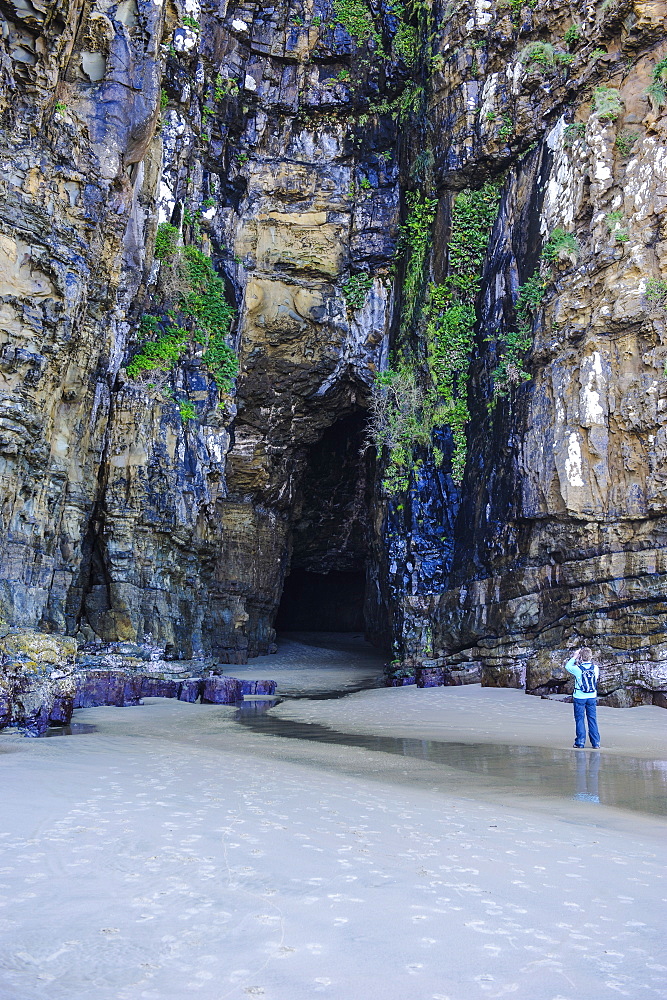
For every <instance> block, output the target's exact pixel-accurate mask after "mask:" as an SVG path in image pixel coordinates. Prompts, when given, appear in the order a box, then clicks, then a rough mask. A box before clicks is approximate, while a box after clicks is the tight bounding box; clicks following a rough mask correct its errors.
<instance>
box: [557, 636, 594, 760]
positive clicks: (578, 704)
mask: <svg viewBox="0 0 667 1000" xmlns="http://www.w3.org/2000/svg"><path fill="white" fill-rule="evenodd" d="M565 669H566V670H567V672H568V673H570V674H572V675H573V676H574V695H573V699H572V700H573V702H574V724H575V727H576V736H575V739H574V743H573V746H574V747H576V749H577V750H581V748H582V747H583V746H585V744H586V722H588V738H589V740H590V741H591V746H592V747H593V749H594V750H599V748H600V730H599V729H598V720H597V700H598V690H597V685H598V677H599V676H600V668H599V667H598V666H597V665H596V664H595V663H593V653H592V651H591V650H590V649H589V648H588V646H582V647H581V649H578V650H577V652H576V653H575V654H574V656H572V657H570V659H569V660H568V661H567V663H566V664H565Z"/></svg>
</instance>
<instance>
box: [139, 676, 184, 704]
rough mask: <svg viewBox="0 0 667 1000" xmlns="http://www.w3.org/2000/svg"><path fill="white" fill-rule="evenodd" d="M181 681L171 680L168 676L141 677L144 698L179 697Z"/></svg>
mask: <svg viewBox="0 0 667 1000" xmlns="http://www.w3.org/2000/svg"><path fill="white" fill-rule="evenodd" d="M180 690H181V681H175V680H169V679H167V678H166V677H147V676H146V675H145V674H144V676H143V677H142V679H141V697H142V698H178V696H179V692H180Z"/></svg>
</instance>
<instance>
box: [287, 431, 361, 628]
mask: <svg viewBox="0 0 667 1000" xmlns="http://www.w3.org/2000/svg"><path fill="white" fill-rule="evenodd" d="M366 424H367V414H366V412H365V411H357V412H355V413H352V414H350V415H348V416H346V417H343V418H341V419H340V420H338V421H336V423H334V424H333V425H332V426H331V427H329V428H327V430H326V431H325V432H324V434H323V435H322V437H321V438H320V440H319V441H317V442H316V443H315V444H313V445H311V447H310V448H309V450H308V453H307V455H306V459H305V463H304V467H303V475H302V480H301V482H302V486H301V491H300V497H299V501H298V503H297V504H296V506H295V511H294V520H293V523H292V559H291V565H290V572H289V574H288V576H287V578H286V580H285V586H284V588H283V594H282V599H281V602H280V607H279V609H278V614H277V616H276V622H275V626H276V629H277V630H278V631H288V632H289V631H312V632H359V631H364V628H365V625H366V621H365V610H364V609H365V599H366V586H367V583H366V581H367V577H368V561H369V554H370V532H371V518H370V507H371V499H372V476H371V456H370V455H369V451H368V449H365V448H364V440H365V436H366Z"/></svg>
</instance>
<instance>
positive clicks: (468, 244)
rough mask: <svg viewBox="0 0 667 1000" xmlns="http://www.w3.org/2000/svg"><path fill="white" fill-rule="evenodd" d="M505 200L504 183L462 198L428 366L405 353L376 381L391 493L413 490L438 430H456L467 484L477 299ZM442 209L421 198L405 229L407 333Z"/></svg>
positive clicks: (437, 299) (432, 299)
mask: <svg viewBox="0 0 667 1000" xmlns="http://www.w3.org/2000/svg"><path fill="white" fill-rule="evenodd" d="M498 201H499V190H498V186H497V185H496V184H493V183H487V184H485V185H484V186H483V187H482V188H480V189H479V190H477V191H471V190H466V191H461V192H460V193H459V194H458V195H456V197H455V199H454V204H453V210H452V225H451V233H450V238H449V244H448V255H449V268H448V270H449V274H448V275H447V277H446V278H445V279H444V280H443V281H442V282H441V283H439V284H434V283H432V284H431V285H429V287H428V293H427V302H426V306H425V307H424V310H423V316H422V317H421V320H422V323H423V333H424V334H425V339H426V358H425V363H421V364H420V363H419V362H418V361H417V360H416V359H414V358H408V357H407V356H406V354H403V355H402V356H401V359H400V361H399V362H398V364H397V365H395V366H394V367H393V368H391V369H389V370H388V371H387V372H384V373H382V374H381V375H378V377H377V379H376V382H375V386H374V393H373V399H374V403H373V414H372V420H371V438H372V440H373V443H374V444H375V445H376V447H377V448H378V450H381V449H382V448H383V447H385V448H387V450H388V462H387V471H386V473H385V477H384V481H383V486H384V489H385V492H386V493H387V494H389V495H390V496H391V495H396V494H397V493H400V492H402V491H404V490H406V489H407V488H408V486H409V480H410V473H411V471H412V468H413V463H414V454H413V453H414V449H415V447H417V446H418V445H422V446H426V445H430V443H431V439H432V434H433V431H434V429H435V428H437V427H449V428H450V430H451V433H452V438H453V442H454V450H453V455H452V478H453V480H454V482H456V483H458V484H460V483H461V481H462V479H463V472H464V469H465V463H466V450H467V442H466V434H465V428H466V424H467V423H468V421H469V419H470V412H469V409H468V377H469V370H470V354H471V349H472V341H473V334H474V329H475V321H476V313H475V300H476V297H477V293H478V291H479V281H480V275H481V271H482V266H483V264H484V259H485V256H486V251H487V246H488V241H489V235H490V232H491V226H492V225H493V221H494V219H495V217H496V214H497V211H498ZM436 206H437V202H436V199H429V198H424V197H423V196H421V195H418V194H414V195H413V196H412V197H411V199H410V201H409V208H410V210H409V212H408V217H407V219H406V222H405V223H404V225H403V227H402V229H401V236H400V240H399V250H403V251H407V250H409V253H410V256H409V260H408V265H407V267H406V276H405V282H404V289H403V293H404V297H405V301H404V309H403V314H402V324H403V327H404V330H405V331H406V332H408V331H409V330H410V329H411V328H412V324H413V323H414V322H416V314H417V311H418V296H419V292H420V289H421V287H422V284H423V282H424V269H425V264H426V259H427V255H428V252H429V249H430V242H431V229H432V226H433V220H434V218H435V211H436ZM419 311H420V312H421V309H420V310H419ZM441 459H442V456H440V460H441Z"/></svg>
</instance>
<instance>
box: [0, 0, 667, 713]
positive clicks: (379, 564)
mask: <svg viewBox="0 0 667 1000" xmlns="http://www.w3.org/2000/svg"><path fill="white" fill-rule="evenodd" d="M666 7H667V5H666V4H664V3H659V2H640V0H634V2H630V0H627V2H626V0H612V2H607V3H604V4H602V3H599V4H588V5H585V8H583V9H580V8H579V6H577V7H576V9H575V6H574V5H572V4H570V3H566V2H560V0H555V2H554V0H550V2H546V0H534V2H531V3H525V4H522V3H519V2H517V0H505V2H503V0H500V2H492V0H475V2H469V3H468V2H461V3H448V4H446V3H439V2H434V3H433V4H432V5H431V7H430V9H429V10H426V11H424V10H423V9H422V8H419V9H418V8H415V10H412V9H411V8H410V7H409V6H408V7H406V8H405V9H402V10H399V9H398V7H395V6H391V5H387V4H383V3H377V4H375V3H368V4H366V3H364V2H362V0H359V5H358V8H359V9H358V10H357V13H358V14H359V12H361V13H360V14H359V16H360V17H361V21H359V20H358V19H357V20H356V21H354V20H352V21H350V19H349V17H348V16H347V15H348V14H349V10H348V7H347V6H346V5H343V6H341V5H334V6H333V7H332V5H331V4H329V3H328V2H319V0H316V2H313V3H311V2H306V3H303V4H301V3H296V2H292V3H289V2H288V0H280V2H278V3H276V4H275V5H274V6H273V7H260V6H259V5H255V4H251V3H246V4H233V3H229V4H227V5H225V4H224V3H217V2H216V3H213V2H207V3H198V2H196V0H182V2H181V0H178V2H176V3H171V2H166V0H165V2H164V3H162V2H156V0H122V2H112V0H96V2H84V0H71V2H69V3H67V4H62V3H54V2H49V0H39V2H36V0H33V2H32V3H30V4H27V3H24V2H21V3H18V2H16V0H14V2H13V0H3V2H2V3H0V14H1V15H2V18H3V25H4V27H3V34H2V41H1V43H0V46H1V51H2V55H1V58H0V66H1V69H0V74H1V77H0V82H1V87H2V90H1V94H0V114H1V122H2V134H1V135H0V163H1V165H2V181H1V183H2V192H1V195H0V198H1V200H0V260H1V262H2V263H1V264H0V310H1V312H0V317H1V319H2V324H1V326H2V334H1V338H2V342H1V343H0V368H1V371H2V374H3V383H2V385H1V386H0V393H1V400H0V407H1V409H0V493H1V499H2V511H1V514H0V517H1V519H2V520H1V526H0V531H1V536H0V565H1V569H2V572H1V573H0V576H1V578H2V579H1V581H0V610H1V611H2V615H3V616H4V618H6V620H7V621H8V622H10V623H11V625H12V626H14V627H16V626H19V627H23V628H25V629H30V630H35V629H37V630H41V631H42V632H45V633H46V632H48V633H51V634H53V635H58V636H64V635H67V636H72V637H75V638H76V639H77V641H78V642H79V643H83V644H85V645H86V649H88V648H95V649H98V648H102V647H103V646H104V645H105V644H109V643H117V642H126V643H130V644H135V645H139V646H141V645H142V644H145V645H146V646H150V647H151V648H153V647H155V648H159V649H160V650H162V651H164V652H165V653H166V655H167V657H170V658H171V657H175V658H179V657H181V658H195V659H198V660H199V661H200V662H201V661H202V658H203V657H212V658H213V660H214V661H216V662H217V661H222V662H244V661H245V660H246V658H247V657H248V656H254V655H257V654H260V653H264V652H267V651H269V650H270V649H271V648H272V645H273V642H274V638H275V633H274V625H275V622H276V615H277V614H278V609H279V604H280V600H281V595H282V594H283V590H284V588H285V594H286V601H285V602H283V606H282V608H281V610H280V616H279V618H278V621H279V622H281V621H282V622H283V623H287V624H290V623H292V624H293V625H294V624H302V623H304V624H305V623H307V622H308V621H310V622H316V623H317V626H318V627H322V628H324V627H327V628H328V627H331V623H332V622H334V623H335V622H336V621H342V622H343V623H344V624H345V626H346V627H351V628H358V627H359V626H360V625H361V624H364V623H365V627H366V630H367V632H368V634H369V635H371V636H372V637H373V639H374V640H375V641H377V642H379V643H382V644H384V645H387V646H389V645H392V647H393V655H394V657H395V660H396V661H397V665H400V666H401V671H400V672H402V673H404V674H411V673H412V674H414V673H415V671H416V672H418V674H419V679H420V682H423V683H434V682H437V681H441V680H443V681H446V680H447V679H453V680H457V681H466V680H470V679H474V678H476V677H477V676H481V677H482V680H483V683H487V684H512V685H524V684H525V686H526V688H527V690H529V691H533V692H535V693H544V694H546V693H549V692H562V691H564V690H566V688H565V686H564V677H563V675H562V673H561V672H560V667H559V664H560V663H561V661H562V659H563V656H564V652H565V651H566V650H567V649H570V648H571V647H572V646H576V645H578V644H580V643H583V642H584V641H585V642H586V643H588V644H590V645H592V646H594V648H595V650H596V653H598V654H600V655H602V656H603V659H604V660H605V667H604V670H603V682H602V690H603V692H604V693H605V694H606V695H608V696H609V697H610V698H611V699H612V701H613V702H615V703H617V704H624V703H631V702H632V703H634V702H646V701H651V700H654V701H655V703H662V701H663V700H664V698H665V695H664V694H661V692H665V691H667V679H666V675H665V669H666V668H665V666H664V663H665V662H666V661H665V659H664V657H665V652H666V651H667V629H666V628H665V623H666V621H667V619H666V618H665V611H666V610H667V608H666V607H665V605H664V601H663V594H664V591H665V583H666V580H665V568H664V566H663V563H664V561H665V554H664V553H665V544H664V541H663V539H664V527H665V516H666V514H667V510H666V509H665V503H666V500H665V474H664V472H663V469H662V464H663V458H664V455H663V452H664V451H665V435H666V434H667V431H666V429H665V420H666V417H665V413H666V412H667V382H666V380H665V377H664V369H665V363H666V361H667V350H666V349H665V347H664V341H665V303H667V285H666V284H665V282H666V281H667V274H666V271H667V250H666V249H665V248H666V247H667V230H666V229H665V210H666V208H667V186H666V185H667V173H666V171H667V153H666V143H665V140H666V134H665V130H666V129H667V117H666V115H665V111H666V110H667V99H665V100H664V101H663V100H661V98H660V94H659V92H658V91H656V89H655V85H656V83H657V84H658V85H660V83H661V80H662V78H661V77H658V78H657V79H656V72H657V70H656V67H659V66H660V64H661V61H662V60H664V59H665V58H667V47H666V46H665V42H664V22H665V17H666V16H667V10H666ZM356 9H357V8H355V10H356ZM420 11H421V12H420ZM346 12H347V13H346ZM360 25H361V27H360ZM364 25H366V27H364ZM355 32H356V33H355ZM566 38H567V39H568V41H566ZM401 39H402V40H403V41H402V42H401ZM406 39H407V40H408V41H407V42H406ZM536 45H537V48H535V46H536ZM531 46H532V48H531ZM540 46H541V47H540ZM381 50H382V51H381ZM663 83H664V81H663ZM599 87H602V88H604V91H605V92H606V94H607V96H606V100H607V104H604V101H603V100H602V99H601V98H599V97H596V94H595V88H599ZM652 87H653V92H652V96H651V97H649V96H647V91H648V90H650V89H651V88H652ZM610 95H611V96H610ZM614 95H616V96H614ZM656 95H657V96H656ZM603 96H604V95H603ZM610 101H611V104H609V102H610ZM488 180H494V181H496V182H497V185H498V199H499V201H498V205H499V208H498V215H497V219H496V221H495V223H494V225H493V228H492V232H491V233H490V237H489V241H488V248H487V252H486V260H485V263H484V265H483V269H482V274H481V279H480V280H481V284H480V289H479V295H478V296H477V301H476V303H475V307H476V311H477V323H476V327H475V340H474V344H473V346H472V359H473V360H472V369H471V375H470V378H469V380H468V381H467V384H466V386H465V387H464V388H463V389H461V390H460V391H461V392H465V393H466V394H467V397H468V402H469V409H470V420H469V422H468V425H467V428H466V437H467V456H466V460H465V473H464V475H463V479H462V482H461V483H459V482H458V481H455V480H458V478H459V477H458V476H457V475H456V476H454V477H453V476H452V474H451V472H452V469H451V456H452V447H453V446H452V438H451V435H450V433H449V430H448V426H447V423H446V421H444V422H443V423H442V424H441V425H436V426H434V427H432V428H430V431H431V444H428V443H426V444H425V443H424V440H423V437H424V436H423V435H422V438H420V441H419V443H417V444H415V446H414V448H413V449H412V451H411V454H410V462H409V466H410V467H409V469H408V482H407V487H406V488H405V489H404V490H403V493H402V495H394V496H387V495H386V491H383V488H382V485H381V483H382V480H383V477H384V475H385V472H386V467H387V462H388V457H387V454H386V453H385V452H384V451H381V452H380V454H379V455H377V456H376V455H375V453H374V451H373V449H372V448H371V449H369V448H368V447H367V445H368V437H367V433H366V430H365V420H366V414H367V411H368V407H369V400H370V397H371V394H372V391H373V388H372V387H373V384H374V380H375V376H376V373H377V372H378V371H379V370H382V369H384V368H386V366H387V364H388V358H389V351H390V347H393V349H394V351H395V352H400V351H404V352H405V353H406V356H409V357H410V358H412V359H413V360H414V359H416V362H415V363H416V364H421V362H422V361H423V360H424V359H425V358H426V357H427V355H428V344H427V342H426V341H427V339H428V338H427V333H426V324H425V323H422V324H421V326H420V325H419V323H415V324H413V325H412V327H411V328H410V329H409V330H407V329H404V327H405V323H404V321H403V320H404V316H405V308H404V306H405V301H406V298H407V296H408V293H407V291H406V287H405V286H406V274H407V271H406V267H405V264H400V263H399V264H398V267H396V259H395V250H396V245H397V236H398V232H399V223H400V221H401V220H405V218H406V214H407V210H406V204H409V203H410V201H409V198H407V199H406V197H405V194H406V192H407V193H409V192H420V193H421V194H422V195H424V196H427V197H428V198H430V199H433V203H434V206H435V207H434V209H433V211H434V214H435V221H434V224H433V226H432V228H431V229H430V230H429V232H428V234H427V236H428V247H427V249H426V251H425V256H424V266H423V274H422V279H423V288H422V292H421V293H418V294H417V298H416V301H417V303H418V304H419V302H420V301H421V300H420V299H419V295H420V294H421V295H422V300H423V299H424V296H426V297H428V293H427V292H426V291H424V289H426V288H427V286H428V285H429V282H430V283H431V284H433V283H438V282H442V281H444V280H445V279H446V278H447V276H448V275H450V274H451V253H450V246H449V244H450V237H451V227H452V215H453V211H454V207H455V197H456V193H457V192H459V191H461V190H463V189H471V188H478V187H480V186H481V185H482V184H483V183H484V182H485V181H488ZM158 223H168V224H169V225H170V226H173V227H174V231H176V232H177V234H178V240H179V242H181V243H184V244H186V245H192V246H197V247H198V248H200V250H201V251H202V252H203V253H204V254H206V255H207V256H210V258H211V260H212V262H213V265H214V267H215V270H216V272H217V273H218V274H220V275H221V276H223V278H224V280H225V286H226V295H227V298H228V301H229V303H230V304H232V305H233V306H234V307H235V309H236V312H237V318H236V320H235V322H234V325H233V327H232V330H231V334H230V343H231V346H233V347H234V348H235V350H236V351H237V352H238V356H239V362H240V373H239V377H238V379H237V380H236V386H235V389H234V392H233V393H232V394H231V395H229V396H225V395H224V394H222V395H221V393H220V391H219V387H218V386H217V385H216V382H215V380H214V379H213V378H212V376H211V373H210V370H209V369H207V366H206V363H205V360H204V356H203V351H202V350H201V349H199V348H198V347H197V346H196V345H193V346H192V348H191V349H190V350H188V352H186V353H185V354H184V355H183V357H182V358H181V359H180V361H179V363H178V365H176V366H175V367H174V368H173V369H172V370H171V371H170V373H169V378H168V380H167V382H166V383H164V384H161V385H157V386H156V385H152V384H151V383H150V380H149V379H147V378H143V379H137V378H133V377H131V376H130V375H128V369H127V366H128V363H130V362H131V360H132V358H133V357H134V356H135V355H136V354H137V352H138V351H139V350H140V347H141V337H142V336H144V335H145V331H144V333H142V330H143V329H144V328H143V327H142V326H141V320H142V316H144V315H146V314H151V312H155V308H154V304H155V302H157V301H158V298H159V296H160V294H163V292H164V288H165V285H166V284H167V283H168V273H167V265H166V264H165V261H164V258H162V259H159V255H158V257H157V258H156V256H155V254H154V244H155V238H156V231H157V227H158ZM559 230H561V231H563V232H564V233H566V234H568V235H569V236H570V237H571V238H572V239H571V240H570V243H567V241H566V243H564V244H563V246H562V247H561V249H560V250H558V251H557V252H555V254H554V255H552V259H550V260H549V261H546V260H545V259H544V257H543V252H544V248H545V246H546V245H548V243H549V240H550V239H551V237H552V234H553V233H554V232H555V231H559ZM572 240H574V244H573V243H572ZM568 247H569V249H568ZM573 247H574V248H573ZM403 252H404V253H405V248H403ZM394 272H395V273H394ZM536 274H537V276H538V277H539V279H540V281H541V282H542V284H543V288H542V291H541V295H540V301H539V304H538V306H537V307H536V309H535V310H534V311H533V314H531V321H532V329H531V331H530V333H531V337H532V342H533V345H532V349H531V350H530V352H527V353H525V357H524V358H523V360H522V364H525V368H526V372H527V374H528V375H529V376H530V380H525V381H522V380H521V379H520V378H518V379H517V381H516V384H514V385H512V387H511V391H509V392H508V393H507V394H506V395H505V396H503V397H502V398H499V399H498V398H496V399H495V402H494V372H495V371H497V368H498V365H499V363H501V362H502V360H503V358H504V357H505V356H506V352H507V346H506V345H507V341H508V337H509V336H510V335H511V333H512V331H515V330H516V325H517V298H518V295H519V289H520V287H521V286H523V285H525V284H526V282H527V280H528V279H529V278H531V277H533V276H535V275H536ZM496 380H497V379H496ZM165 389H166V390H167V391H166V392H165V391H164V390H165ZM496 395H497V393H496ZM433 445H435V448H434V447H433ZM288 573H289V574H290V576H289V577H288V582H287V585H286V587H285V579H286V576H287V574H288ZM346 593H347V595H348V599H347V601H346V600H345V599H344V597H345V594H346ZM350 594H351V595H353V598H354V599H353V600H351V599H350V598H349V595H350ZM362 594H363V597H362ZM313 595H315V597H313ZM357 595H358V596H357ZM309 601H310V604H309V603H308V602H309ZM362 601H363V606H364V611H363V621H362V618H361V616H360V615H357V614H356V612H355V610H354V605H355V604H361V603H362ZM299 616H301V617H299ZM91 643H92V644H93V646H92V647H91V646H90V644H91ZM87 662H88V661H87ZM89 666H90V668H91V669H92V666H93V664H92V662H90V663H89ZM190 687H192V685H190ZM190 694H192V692H190V691H189V688H187V685H186V689H183V690H182V691H181V692H180V694H179V696H181V697H183V696H186V697H189V695H190Z"/></svg>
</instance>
